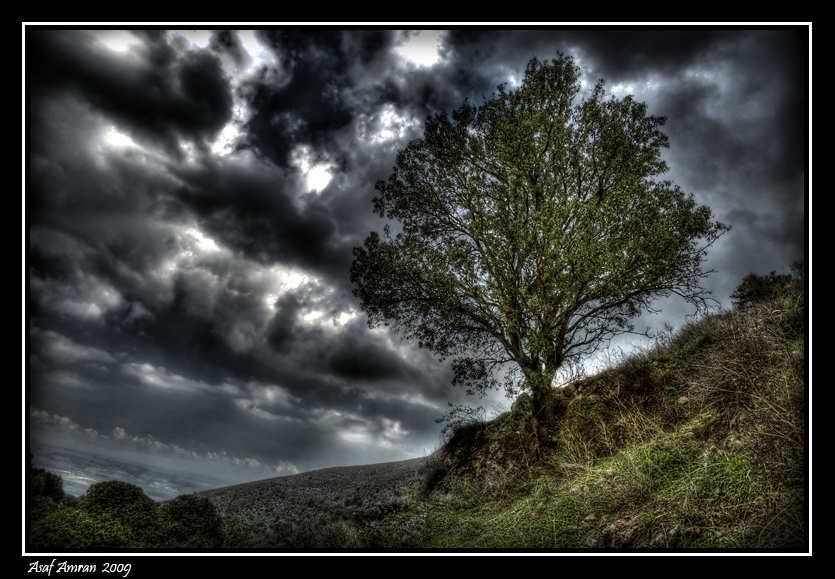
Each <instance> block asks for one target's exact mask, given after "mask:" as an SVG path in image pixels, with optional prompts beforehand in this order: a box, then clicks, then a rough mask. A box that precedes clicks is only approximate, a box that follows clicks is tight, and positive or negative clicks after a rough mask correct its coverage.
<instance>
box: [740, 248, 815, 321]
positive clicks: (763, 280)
mask: <svg viewBox="0 0 835 579" xmlns="http://www.w3.org/2000/svg"><path fill="white" fill-rule="evenodd" d="M789 267H790V268H791V270H792V275H789V274H777V273H776V272H774V271H772V272H771V273H770V274H768V275H757V274H756V273H754V272H751V273H749V274H748V275H746V276H745V277H744V278H742V283H741V284H739V285H738V286H737V288H736V289H735V290H734V293H732V294H731V302H732V303H733V305H734V307H735V308H739V309H742V308H747V307H748V306H751V305H753V304H755V303H758V302H761V301H764V300H767V299H769V298H773V297H775V296H777V295H779V294H780V293H782V292H785V291H786V290H788V289H790V288H792V287H801V286H802V283H803V279H804V269H803V268H804V265H803V260H802V259H796V260H794V261H793V262H792V263H791V265H790V266H789Z"/></svg>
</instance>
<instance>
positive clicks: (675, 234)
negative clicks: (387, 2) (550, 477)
mask: <svg viewBox="0 0 835 579" xmlns="http://www.w3.org/2000/svg"><path fill="white" fill-rule="evenodd" d="M578 79H579V69H578V67H576V66H575V65H573V63H572V61H571V59H570V58H565V57H563V55H562V54H559V53H558V59H557V60H552V61H551V63H550V64H548V63H547V62H542V63H540V62H539V61H538V60H537V59H536V58H533V59H531V61H530V62H529V63H528V65H527V68H526V70H525V77H524V80H523V82H522V85H521V86H520V87H519V88H518V89H516V90H511V91H508V90H507V89H506V85H504V84H502V85H499V86H498V91H499V95H498V97H495V96H494V97H493V98H492V99H490V100H485V103H484V104H483V105H482V106H481V107H475V106H473V105H471V104H469V103H468V102H467V101H466V100H465V101H464V103H463V104H462V105H461V106H460V107H459V108H458V109H457V110H455V111H454V112H453V113H452V120H450V119H449V118H448V117H447V115H446V113H445V112H442V113H440V114H437V115H435V116H434V117H431V116H430V117H427V120H426V125H425V132H424V137H423V138H422V139H417V140H414V141H412V142H411V143H409V145H408V146H407V147H406V148H405V149H404V150H401V151H400V152H399V153H398V154H397V161H396V166H395V167H393V170H394V173H393V174H392V175H391V177H389V179H388V181H378V182H377V184H376V189H377V190H378V191H379V192H380V196H379V197H378V198H375V199H374V211H375V212H376V213H379V214H380V216H381V217H384V216H386V215H388V216H389V217H392V218H394V219H397V220H399V221H400V222H401V223H402V227H403V231H402V233H398V234H397V235H396V236H395V237H392V235H391V231H390V228H389V226H388V225H386V226H385V228H384V239H383V238H381V237H380V235H379V234H377V233H376V232H372V233H371V235H370V236H369V237H368V238H367V239H366V240H365V244H364V247H357V248H355V249H354V256H355V258H356V259H355V261H354V263H353V266H352V268H351V281H352V282H353V283H354V284H356V288H355V289H354V292H353V293H354V295H355V296H358V297H359V298H361V300H362V308H363V310H364V311H365V312H366V314H367V315H368V325H369V327H371V328H373V327H376V326H379V325H381V324H385V325H389V324H392V325H393V327H394V329H395V330H397V331H399V332H401V333H402V335H403V336H404V338H406V339H417V340H418V345H419V346H420V347H423V348H428V349H429V350H431V351H432V352H434V353H436V354H438V355H439V356H441V357H442V358H444V357H448V356H453V357H454V359H453V363H452V367H453V370H454V372H455V379H454V380H453V384H457V385H463V386H465V387H467V392H468V393H475V392H480V393H484V391H485V390H486V389H488V388H493V387H495V386H497V382H496V380H495V378H494V377H493V372H494V370H495V369H497V368H498V367H500V366H502V365H504V364H506V363H508V362H512V363H513V364H514V365H515V367H516V368H517V369H518V372H517V374H516V375H515V376H517V377H518V376H519V375H520V374H521V383H522V385H523V386H524V388H526V389H527V390H529V391H531V392H532V393H533V398H534V412H535V415H536V420H537V421H538V422H539V425H540V428H539V434H540V438H539V442H540V445H541V444H542V443H543V442H545V436H547V433H546V432H545V431H546V430H547V429H548V428H550V427H552V426H553V420H554V415H553V409H552V408H550V407H547V405H548V400H549V399H550V397H549V396H546V393H547V392H548V390H549V389H550V387H551V383H552V380H553V378H554V376H555V373H556V372H557V370H558V369H559V368H560V367H561V366H562V365H563V364H564V363H565V362H567V361H576V360H578V359H579V358H580V357H581V356H584V355H588V354H589V353H591V352H593V351H595V350H596V349H597V348H598V347H599V345H600V344H601V343H602V342H603V341H604V340H607V339H610V338H611V337H613V336H614V335H616V334H619V333H623V332H632V331H633V329H634V327H633V326H632V325H631V324H629V323H628V320H629V318H630V317H632V316H635V315H637V314H639V313H640V311H641V310H643V309H646V310H649V311H653V310H652V309H651V307H650V304H651V302H652V300H654V299H655V298H656V297H660V296H668V295H669V294H670V293H675V294H677V295H679V296H681V297H683V298H684V299H685V300H687V301H688V302H690V303H693V304H695V305H696V306H697V307H698V308H702V307H704V306H706V295H707V294H708V293H709V292H706V291H705V290H704V289H702V288H701V287H699V281H700V279H701V278H704V277H706V276H707V275H708V274H709V273H711V272H709V271H708V272H703V271H702V270H701V267H700V265H701V262H702V257H703V256H704V255H705V254H706V253H705V249H706V248H707V247H708V246H709V245H711V244H712V243H713V242H714V241H715V240H716V239H717V237H719V236H720V235H721V234H722V233H724V232H725V231H727V230H728V229H729V228H728V227H726V226H724V225H722V224H720V223H711V221H710V218H711V212H710V209H709V208H707V207H699V206H697V205H696V203H695V201H694V200H693V198H692V195H691V196H685V194H684V193H683V192H681V191H680V190H679V188H678V187H677V186H674V185H672V184H671V183H670V182H669V181H662V182H657V181H656V180H655V179H654V178H655V177H656V176H657V175H660V174H662V173H664V172H665V171H667V166H666V163H664V161H662V160H661V158H660V148H661V147H667V146H669V145H668V140H667V137H666V136H665V135H664V134H663V133H662V132H661V131H660V130H659V127H660V126H661V125H663V124H664V122H665V120H666V119H664V118H663V117H647V116H646V109H647V107H646V105H645V104H643V103H636V102H635V101H634V100H633V98H632V96H631V95H630V96H627V97H626V98H623V99H620V100H618V99H615V98H614V97H613V98H612V99H610V100H604V95H605V91H604V88H603V84H604V83H603V81H602V80H601V81H600V82H599V83H598V84H597V86H596V87H595V88H594V90H593V92H592V94H591V98H589V99H588V100H584V101H583V102H582V103H581V104H579V105H577V106H575V107H573V108H572V101H573V99H574V97H575V96H576V95H577V93H578V92H579V90H580V85H579V82H578ZM699 239H705V240H706V242H705V244H704V245H702V246H699V244H698V243H697V240H699ZM513 379H514V378H513V377H511V378H510V380H511V381H512V380H513ZM507 385H508V384H506V386H507ZM542 427H544V428H542Z"/></svg>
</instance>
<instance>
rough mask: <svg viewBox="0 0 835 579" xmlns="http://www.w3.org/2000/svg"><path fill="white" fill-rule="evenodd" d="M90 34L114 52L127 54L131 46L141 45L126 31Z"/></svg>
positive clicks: (92, 31)
mask: <svg viewBox="0 0 835 579" xmlns="http://www.w3.org/2000/svg"><path fill="white" fill-rule="evenodd" d="M90 34H92V35H93V36H95V38H96V40H98V41H99V42H100V43H101V44H103V45H104V46H106V47H107V48H109V49H110V50H112V51H114V52H127V51H128V50H130V48H131V46H140V45H141V44H142V43H141V42H139V40H138V39H137V38H136V37H135V36H134V35H133V34H131V33H130V32H129V31H127V30H91V31H90Z"/></svg>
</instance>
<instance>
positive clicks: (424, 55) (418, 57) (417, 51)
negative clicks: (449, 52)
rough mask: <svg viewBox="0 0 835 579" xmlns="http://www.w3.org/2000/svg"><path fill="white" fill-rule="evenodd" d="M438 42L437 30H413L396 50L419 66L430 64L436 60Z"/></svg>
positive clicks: (437, 56)
mask: <svg viewBox="0 0 835 579" xmlns="http://www.w3.org/2000/svg"><path fill="white" fill-rule="evenodd" d="M439 43H440V38H439V32H438V31H437V30H415V31H413V32H411V34H410V35H409V36H408V37H407V39H406V42H405V43H404V44H403V45H401V46H400V47H398V48H397V49H396V50H397V52H398V54H400V55H401V56H402V57H403V58H405V59H406V60H409V61H411V62H414V63H415V64H418V65H420V66H432V65H433V64H435V62H437V61H438V58H439V55H438V45H439Z"/></svg>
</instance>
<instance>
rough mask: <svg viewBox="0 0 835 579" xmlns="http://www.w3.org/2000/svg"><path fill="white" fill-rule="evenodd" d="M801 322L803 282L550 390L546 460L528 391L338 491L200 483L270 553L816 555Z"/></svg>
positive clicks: (297, 481) (304, 482) (336, 475)
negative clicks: (422, 451)
mask: <svg viewBox="0 0 835 579" xmlns="http://www.w3.org/2000/svg"><path fill="white" fill-rule="evenodd" d="M805 320H806V313H805V302H804V297H803V294H801V293H798V292H794V293H788V294H785V295H783V296H782V297H780V298H777V299H771V300H768V301H765V302H760V303H757V304H754V305H752V306H750V307H748V308H746V309H744V310H740V311H731V312H720V313H718V314H711V315H707V316H704V317H702V318H701V319H698V320H693V321H691V322H689V323H687V324H685V325H684V326H683V327H682V328H680V329H679V330H678V331H677V332H676V333H673V332H672V331H669V332H668V333H667V334H666V336H665V337H664V338H663V339H661V340H659V341H658V343H657V344H656V345H655V347H654V348H652V349H651V350H650V351H646V352H636V353H632V354H630V355H628V356H621V358H620V359H619V360H616V361H615V363H613V364H611V366H610V367H609V368H608V369H606V370H605V371H603V372H601V373H599V374H597V375H596V376H593V377H589V378H585V379H582V380H577V381H575V382H574V383H572V384H571V385H570V386H568V387H566V388H563V389H554V390H553V395H554V397H555V402H556V404H555V406H556V407H557V409H558V410H557V413H558V414H557V416H558V418H559V420H558V426H557V428H556V429H555V430H554V431H553V432H550V433H549V439H550V446H549V448H548V449H546V451H545V453H544V456H543V457H542V459H541V460H539V461H536V460H535V455H534V452H533V446H532V442H531V441H532V440H533V438H534V436H533V431H532V423H531V420H530V415H529V413H530V404H529V401H528V399H527V397H526V395H522V396H520V397H519V399H518V400H517V401H516V403H515V404H514V406H513V410H512V411H511V412H507V413H505V414H502V415H501V416H499V417H497V418H495V419H493V420H491V421H489V422H484V423H483V422H475V423H471V424H468V425H465V426H463V427H459V428H458V429H456V431H455V433H454V435H453V437H452V438H451V439H450V440H449V442H448V443H447V444H446V445H445V446H444V447H442V448H441V449H439V450H438V451H436V452H435V453H433V455H432V456H431V457H425V458H424V459H414V460H413V461H404V463H409V464H408V465H404V464H402V463H387V464H390V465H391V467H390V468H382V467H385V465H369V467H372V466H373V467H377V468H382V470H380V471H379V472H378V473H377V474H374V475H373V476H371V477H365V479H363V477H362V476H359V477H353V476H352V477H351V480H352V481H353V482H351V484H344V482H343V483H340V484H334V485H333V486H331V487H327V488H329V489H330V490H328V491H327V492H326V490H325V489H326V485H323V484H322V481H326V480H328V479H333V480H334V481H336V480H337V479H340V478H344V477H345V476H346V475H347V474H348V472H349V471H345V472H342V473H341V472H340V471H339V469H324V470H323V471H317V473H316V474H314V473H304V474H303V475H296V476H295V477H280V478H281V479H285V481H284V482H283V483H282V484H283V485H284V487H283V488H279V487H278V486H276V482H275V481H278V480H279V479H271V481H272V483H271V481H260V483H263V484H262V485H261V486H260V487H256V486H250V487H249V489H248V490H247V494H246V496H248V497H250V498H248V499H246V500H243V499H241V498H240V497H242V496H243V495H241V494H240V493H241V489H238V490H234V489H236V488H237V487H229V488H228V489H216V490H215V491H207V492H205V493H203V494H204V495H206V496H207V497H209V498H210V500H212V501H213V502H214V503H215V504H216V505H217V506H218V508H219V510H220V511H221V512H222V513H224V514H225V515H226V516H234V517H237V518H240V519H241V520H243V522H244V523H245V525H246V526H247V527H248V529H249V530H250V533H251V545H250V546H252V547H260V548H273V547H278V548H282V547H284V548H293V547H301V548H309V547H314V548H317V547H318V548H331V549H333V548H345V547H349V548H350V547H369V548H410V547H424V548H467V549H471V548H483V547H487V548H507V547H510V548H551V549H554V548H556V549H588V548H592V549H610V548H659V549H665V548H705V549H728V548H731V549H733V548H765V549H776V550H793V549H803V548H804V547H805V545H806V541H807V539H808V534H807V533H808V529H807V527H806V513H807V508H806V505H805V496H806V493H805V490H806V480H805V477H806V473H807V470H808V469H807V466H806V447H805V444H806V438H807V437H806V430H805V429H806V424H805V420H806V393H805V376H806V370H807V366H806V354H805V352H806V346H807V345H806V344H805V343H804V336H805ZM397 465H399V466H397ZM405 467H407V468H405ZM351 468H360V467H351ZM369 472H371V471H369ZM386 473H388V474H386ZM353 474H356V475H359V474H361V473H359V472H355V473H353ZM305 477H307V479H306V478H305ZM291 479H292V481H291ZM314 479H316V480H314ZM314 483H316V484H314ZM251 485H256V483H251ZM270 485H272V486H270ZM239 486H241V485H239ZM221 491H223V492H221ZM253 492H257V495H256V494H253ZM234 493H237V496H238V497H239V498H238V499H235V498H234V497H235V495H234ZM253 497H260V498H259V500H261V498H262V500H263V502H262V503H261V504H256V503H253V502H252V498H253ZM288 514H292V516H288Z"/></svg>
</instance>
